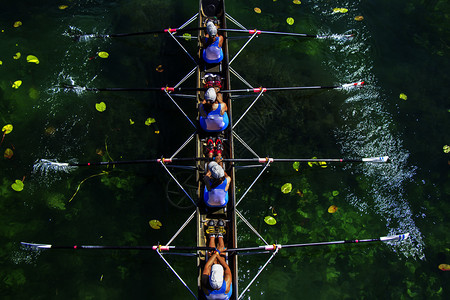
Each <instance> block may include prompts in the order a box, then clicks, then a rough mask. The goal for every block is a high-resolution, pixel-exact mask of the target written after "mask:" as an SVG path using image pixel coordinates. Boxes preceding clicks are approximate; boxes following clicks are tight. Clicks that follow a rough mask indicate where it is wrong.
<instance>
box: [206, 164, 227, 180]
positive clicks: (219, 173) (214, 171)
mask: <svg viewBox="0 0 450 300" xmlns="http://www.w3.org/2000/svg"><path fill="white" fill-rule="evenodd" d="M208 169H209V170H210V171H211V175H212V177H214V178H216V179H219V178H222V177H223V176H225V171H224V170H223V168H222V167H221V166H219V165H218V164H217V163H216V162H215V161H212V162H210V163H209V164H208Z"/></svg>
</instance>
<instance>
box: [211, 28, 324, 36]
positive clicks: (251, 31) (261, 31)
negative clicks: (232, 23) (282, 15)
mask: <svg viewBox="0 0 450 300" xmlns="http://www.w3.org/2000/svg"><path fill="white" fill-rule="evenodd" d="M219 30H220V31H223V32H246V33H248V34H255V33H256V34H262V33H263V34H274V35H290V36H298V37H309V38H317V37H318V36H317V35H313V34H304V33H295V32H278V31H266V30H257V29H250V30H246V29H231V28H227V29H225V28H220V29H219Z"/></svg>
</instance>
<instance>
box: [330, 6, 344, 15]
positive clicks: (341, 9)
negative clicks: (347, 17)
mask: <svg viewBox="0 0 450 300" xmlns="http://www.w3.org/2000/svg"><path fill="white" fill-rule="evenodd" d="M333 12H334V13H341V14H345V13H346V12H348V9H347V8H343V7H336V8H333Z"/></svg>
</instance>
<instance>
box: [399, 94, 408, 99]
mask: <svg viewBox="0 0 450 300" xmlns="http://www.w3.org/2000/svg"><path fill="white" fill-rule="evenodd" d="M399 98H400V99H402V100H407V99H408V96H406V95H405V94H403V93H401V94H400V96H399Z"/></svg>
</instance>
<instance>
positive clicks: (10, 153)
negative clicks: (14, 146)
mask: <svg viewBox="0 0 450 300" xmlns="http://www.w3.org/2000/svg"><path fill="white" fill-rule="evenodd" d="M13 155H14V152H13V151H12V150H11V148H6V149H5V152H4V153H3V157H4V158H11V157H13Z"/></svg>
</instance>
